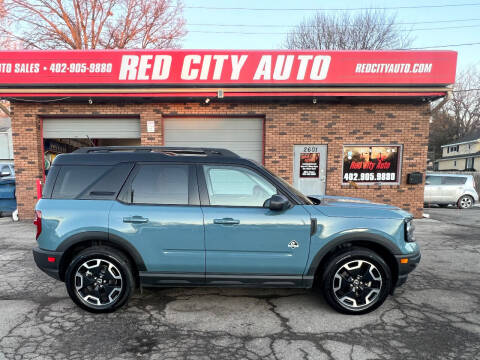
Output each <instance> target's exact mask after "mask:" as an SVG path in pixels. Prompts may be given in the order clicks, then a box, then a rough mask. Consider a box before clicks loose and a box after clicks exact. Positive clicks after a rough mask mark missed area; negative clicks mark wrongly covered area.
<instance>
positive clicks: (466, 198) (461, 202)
mask: <svg viewBox="0 0 480 360" xmlns="http://www.w3.org/2000/svg"><path fill="white" fill-rule="evenodd" d="M473 203H474V200H473V197H471V196H470V195H463V196H462V197H460V199H458V201H457V207H458V208H459V209H470V208H471V207H473Z"/></svg>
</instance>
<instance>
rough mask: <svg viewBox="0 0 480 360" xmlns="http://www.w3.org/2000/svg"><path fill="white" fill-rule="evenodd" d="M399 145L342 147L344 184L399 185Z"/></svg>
mask: <svg viewBox="0 0 480 360" xmlns="http://www.w3.org/2000/svg"><path fill="white" fill-rule="evenodd" d="M400 156H401V146H400V145H365V146H357V145H348V146H344V147H343V180H342V182H343V183H344V184H345V183H350V182H354V183H399V182H400V160H401V159H400Z"/></svg>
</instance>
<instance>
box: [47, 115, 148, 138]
mask: <svg viewBox="0 0 480 360" xmlns="http://www.w3.org/2000/svg"><path fill="white" fill-rule="evenodd" d="M43 137H44V138H45V139H65V138H67V139H68V138H75V139H86V138H90V139H138V138H140V120H139V119H135V118H124V119H121V118H120V119H118V118H117V119H114V118H98V119H92V118H75V119H72V118H66V119H43Z"/></svg>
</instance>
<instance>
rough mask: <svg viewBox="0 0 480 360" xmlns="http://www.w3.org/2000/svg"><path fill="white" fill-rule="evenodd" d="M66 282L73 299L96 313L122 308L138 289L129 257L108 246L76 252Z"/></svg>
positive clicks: (68, 269) (66, 275) (82, 306)
mask: <svg viewBox="0 0 480 360" xmlns="http://www.w3.org/2000/svg"><path fill="white" fill-rule="evenodd" d="M65 284H66V286H67V291H68V295H69V296H70V298H71V299H72V300H73V301H74V302H75V303H76V304H77V305H78V306H80V307H81V308H83V309H85V310H87V311H90V312H94V313H102V312H112V311H115V310H116V309H118V308H120V307H122V306H123V305H125V304H126V303H127V302H128V299H129V298H130V296H131V295H132V293H133V291H134V288H135V280H134V278H133V275H132V270H131V267H130V264H129V261H128V259H127V257H126V256H125V255H124V254H122V253H121V252H119V251H118V250H115V249H113V248H110V247H107V246H94V247H90V248H87V249H85V250H83V251H81V252H79V253H78V254H77V255H75V257H74V258H73V259H72V261H71V262H70V264H69V266H68V268H67V271H66V274H65Z"/></svg>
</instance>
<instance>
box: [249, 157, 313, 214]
mask: <svg viewBox="0 0 480 360" xmlns="http://www.w3.org/2000/svg"><path fill="white" fill-rule="evenodd" d="M258 165H259V164H258ZM259 166H261V167H262V168H263V169H265V171H267V172H268V173H269V174H270V175H272V176H273V177H274V178H275V179H277V180H278V181H280V182H281V183H282V184H283V185H284V186H285V187H286V188H288V189H289V190H290V191H291V192H292V193H294V194H295V195H296V196H298V197H299V198H300V199H302V201H303V202H304V204H305V205H313V202H312V200H310V199H309V198H308V197H306V196H305V195H303V194H302V193H301V192H300V191H298V190H297V189H295V188H294V187H293V186H292V185H290V184H289V183H288V182H286V181H285V180H284V179H282V178H281V177H280V176H277V175H275V174H274V173H272V172H271V171H269V170H268V169H266V168H265V167H264V166H262V165H259Z"/></svg>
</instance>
